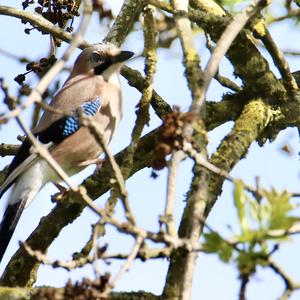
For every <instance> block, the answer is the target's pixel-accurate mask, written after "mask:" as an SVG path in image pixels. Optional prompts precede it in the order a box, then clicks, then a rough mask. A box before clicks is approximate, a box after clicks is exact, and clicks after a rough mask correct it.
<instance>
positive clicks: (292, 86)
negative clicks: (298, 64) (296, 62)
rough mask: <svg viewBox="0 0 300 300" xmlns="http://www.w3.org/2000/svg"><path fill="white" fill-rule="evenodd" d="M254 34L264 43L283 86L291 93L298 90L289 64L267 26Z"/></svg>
mask: <svg viewBox="0 0 300 300" xmlns="http://www.w3.org/2000/svg"><path fill="white" fill-rule="evenodd" d="M256 34H257V35H258V36H259V38H260V40H261V41H262V42H263V44H264V45H265V47H266V49H267V50H268V52H269V53H270V55H271V57H272V59H273V62H274V64H275V65H276V66H277V68H278V70H279V72H280V75H281V77H282V83H283V85H284V86H285V88H286V90H287V92H288V93H291V94H293V93H294V92H295V91H297V90H298V85H297V82H296V80H295V78H294V76H293V75H292V73H291V71H290V68H289V64H288V62H287V61H286V59H285V57H284V55H283V53H282V52H281V50H280V49H279V48H278V47H277V45H276V43H275V42H274V40H273V38H272V36H271V34H270V32H269V31H268V29H267V28H265V29H264V31H263V34H260V31H256Z"/></svg>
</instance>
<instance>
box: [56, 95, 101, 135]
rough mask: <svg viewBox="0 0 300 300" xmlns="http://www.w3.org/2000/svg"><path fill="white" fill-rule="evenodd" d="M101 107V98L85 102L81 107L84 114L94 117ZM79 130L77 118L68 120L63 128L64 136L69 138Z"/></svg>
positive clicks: (72, 117)
mask: <svg viewBox="0 0 300 300" xmlns="http://www.w3.org/2000/svg"><path fill="white" fill-rule="evenodd" d="M100 106H101V103H100V100H99V98H96V99H95V100H92V101H87V102H84V103H83V104H82V105H81V108H82V109H83V112H84V113H85V114H86V115H88V116H94V115H95V114H96V112H97V111H98V110H99V108H100ZM78 129H79V123H78V119H77V117H75V116H70V117H67V118H66V122H65V126H64V128H63V133H62V134H63V136H69V135H71V134H73V133H75V132H76V131H77V130H78Z"/></svg>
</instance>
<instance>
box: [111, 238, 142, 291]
mask: <svg viewBox="0 0 300 300" xmlns="http://www.w3.org/2000/svg"><path fill="white" fill-rule="evenodd" d="M144 239H145V236H137V237H136V240H135V244H134V246H133V249H132V251H131V253H130V255H129V256H128V258H127V260H126V262H125V263H124V264H123V265H122V267H121V268H120V270H119V271H118V273H117V274H116V275H115V276H114V277H113V279H112V280H111V281H110V286H111V288H113V287H115V286H116V284H117V282H118V281H119V280H120V279H121V277H122V276H123V274H124V273H125V272H127V271H128V270H129V268H130V266H131V264H132V262H133V261H134V259H135V258H136V256H137V255H138V252H139V250H140V248H141V246H142V243H143V241H144ZM109 292H110V290H109V291H108V293H109Z"/></svg>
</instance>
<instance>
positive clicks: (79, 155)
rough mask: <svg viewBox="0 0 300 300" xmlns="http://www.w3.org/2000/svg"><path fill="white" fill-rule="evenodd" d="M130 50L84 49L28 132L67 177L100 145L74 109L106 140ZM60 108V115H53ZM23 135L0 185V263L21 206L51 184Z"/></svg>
mask: <svg viewBox="0 0 300 300" xmlns="http://www.w3.org/2000/svg"><path fill="white" fill-rule="evenodd" d="M133 54H134V53H133V52H130V51H121V50H120V49H119V48H117V47H116V46H114V45H112V44H110V43H101V44H95V45H92V46H90V47H88V48H86V49H84V50H83V51H82V52H81V54H80V55H79V56H78V58H77V59H76V61H75V64H74V67H73V69H72V71H71V74H70V76H69V77H68V79H67V80H66V82H65V83H64V85H63V87H62V88H61V90H60V91H58V93H57V94H56V96H55V97H54V98H53V100H52V102H51V103H50V106H51V107H53V108H54V109H55V110H49V109H48V110H45V112H44V113H43V115H42V117H41V119H40V121H39V123H38V125H37V126H36V127H35V128H34V129H33V130H32V132H33V134H34V135H35V137H36V138H37V139H38V140H39V141H40V142H41V143H43V144H47V146H48V149H49V151H50V153H51V155H52V157H53V158H54V159H55V160H56V161H57V162H58V163H59V164H60V166H61V167H62V168H63V169H64V170H65V172H66V173H67V174H68V175H69V176H71V175H74V174H75V173H78V172H79V171H81V170H82V169H83V168H84V167H85V166H86V164H85V162H86V161H89V160H96V159H97V158H98V157H99V155H100V153H101V147H100V146H99V144H98V143H97V142H96V140H95V138H94V136H93V135H92V134H91V133H90V131H89V129H88V128H87V127H81V126H80V124H79V121H78V117H77V116H76V114H75V112H76V111H77V110H78V108H81V110H82V111H83V112H84V113H85V114H86V115H89V116H92V118H93V119H94V120H96V121H97V122H98V123H99V124H100V125H101V126H102V128H103V131H104V137H105V140H106V141H107V142H109V141H110V140H111V138H112V136H113V133H114V132H115V129H116V127H117V125H118V123H119V121H120V119H121V117H122V95H121V86H120V81H119V71H120V68H121V65H122V63H123V62H124V61H126V60H127V59H129V58H130V57H132V56H133ZM60 111H61V113H59V112H60ZM31 148H32V145H31V143H30V141H29V139H28V138H26V139H25V140H24V142H23V143H22V145H21V147H20V150H19V151H18V153H17V154H16V156H15V157H14V159H13V161H12V162H11V164H10V166H9V169H8V175H7V177H6V180H5V181H4V183H3V185H2V187H1V189H0V198H1V197H2V195H3V194H4V193H5V192H6V191H7V190H8V189H9V188H10V187H11V186H12V185H13V189H12V192H11V195H10V198H9V204H8V207H7V209H6V211H5V213H4V216H3V219H2V222H1V224H0V261H1V259H2V257H3V255H4V253H5V251H6V248H7V246H8V243H9V241H10V239H11V237H12V235H13V232H14V230H15V227H16V225H17V223H18V221H19V219H20V216H21V214H22V211H23V209H24V208H25V207H26V206H27V205H28V204H29V203H30V202H31V201H32V200H33V199H34V197H35V196H36V194H37V193H38V192H39V190H40V189H41V188H42V187H43V186H44V185H45V184H46V183H48V182H57V181H59V178H58V176H57V174H56V172H55V171H54V170H53V169H52V168H51V167H50V166H49V165H48V163H47V162H46V161H45V160H43V159H41V158H40V157H39V156H38V155H37V154H36V153H34V152H33V151H32V149H31Z"/></svg>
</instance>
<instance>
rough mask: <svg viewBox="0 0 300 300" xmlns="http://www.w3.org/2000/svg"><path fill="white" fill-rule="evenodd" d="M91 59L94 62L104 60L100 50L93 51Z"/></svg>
mask: <svg viewBox="0 0 300 300" xmlns="http://www.w3.org/2000/svg"><path fill="white" fill-rule="evenodd" d="M91 60H92V61H93V62H94V63H100V62H101V61H102V60H103V57H102V56H101V55H100V54H99V53H98V52H93V53H92V54H91Z"/></svg>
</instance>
